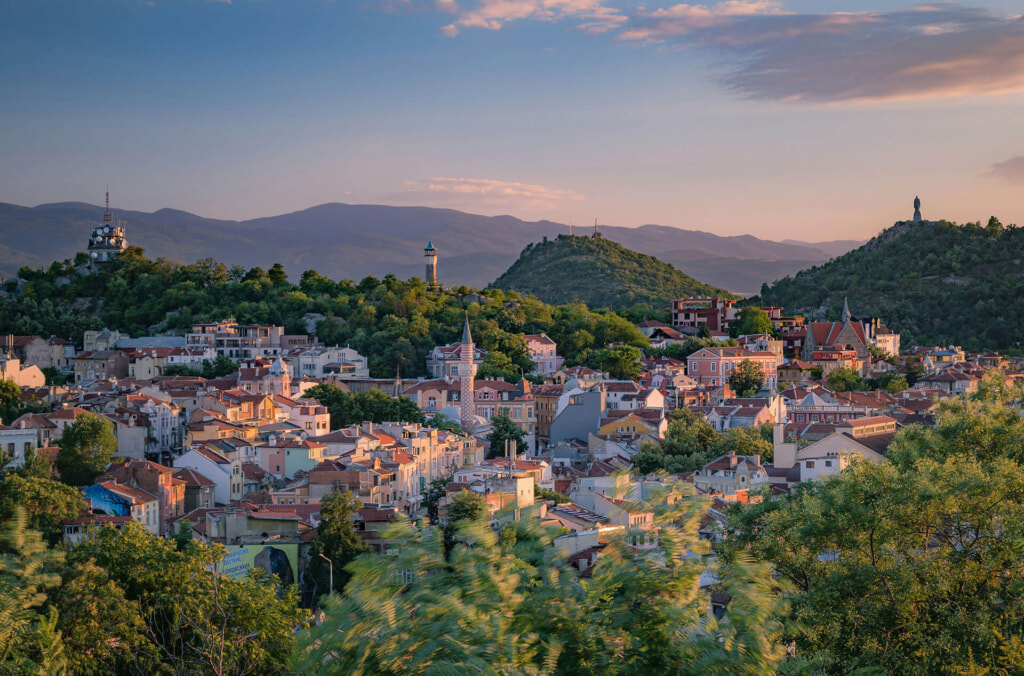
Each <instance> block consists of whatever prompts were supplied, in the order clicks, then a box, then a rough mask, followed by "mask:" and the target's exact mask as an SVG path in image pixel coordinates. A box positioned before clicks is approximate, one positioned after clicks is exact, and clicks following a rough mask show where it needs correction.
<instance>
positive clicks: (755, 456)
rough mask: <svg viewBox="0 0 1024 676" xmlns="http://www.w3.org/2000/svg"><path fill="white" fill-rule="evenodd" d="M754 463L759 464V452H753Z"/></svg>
mask: <svg viewBox="0 0 1024 676" xmlns="http://www.w3.org/2000/svg"><path fill="white" fill-rule="evenodd" d="M754 464H755V465H757V466H760V465H761V454H760V453H755V454H754Z"/></svg>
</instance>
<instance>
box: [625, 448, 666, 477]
mask: <svg viewBox="0 0 1024 676" xmlns="http://www.w3.org/2000/svg"><path fill="white" fill-rule="evenodd" d="M630 462H631V463H632V464H633V471H634V472H635V473H637V474H653V473H654V472H657V471H658V470H661V469H665V453H664V451H662V450H661V449H660V448H658V447H657V446H656V445H655V444H654V443H653V442H650V441H645V442H643V443H641V444H640V448H639V449H638V450H637V452H636V453H634V454H633V457H632V458H630Z"/></svg>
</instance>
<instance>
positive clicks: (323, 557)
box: [317, 552, 334, 596]
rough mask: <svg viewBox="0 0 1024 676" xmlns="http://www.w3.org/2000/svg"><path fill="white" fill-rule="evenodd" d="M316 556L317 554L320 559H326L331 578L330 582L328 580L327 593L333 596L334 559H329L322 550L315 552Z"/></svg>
mask: <svg viewBox="0 0 1024 676" xmlns="http://www.w3.org/2000/svg"><path fill="white" fill-rule="evenodd" d="M317 556H319V557H320V558H321V559H323V560H324V561H326V562H327V565H328V566H330V569H329V570H330V574H331V578H330V579H331V582H330V584H331V591H330V592H329V593H330V594H331V595H332V596H333V595H334V561H331V560H330V559H329V558H327V557H326V556H324V555H323V552H317Z"/></svg>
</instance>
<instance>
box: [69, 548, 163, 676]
mask: <svg viewBox="0 0 1024 676" xmlns="http://www.w3.org/2000/svg"><path fill="white" fill-rule="evenodd" d="M53 601H54V605H55V606H56V608H57V610H58V612H59V615H58V617H59V620H58V623H57V628H58V629H59V630H60V632H61V636H62V637H63V639H64V645H65V648H66V651H65V652H66V653H67V656H68V667H69V669H70V671H71V673H74V674H78V675H80V676H89V675H92V674H95V675H97V676H98V675H100V674H115V673H138V674H158V673H162V672H165V671H166V667H165V666H164V665H162V664H161V663H160V654H159V651H158V649H157V646H156V644H155V643H153V641H152V640H151V639H150V638H149V637H148V636H147V628H146V624H145V622H143V619H142V615H141V614H140V612H139V606H138V604H135V603H132V602H130V601H129V600H128V599H126V598H125V595H124V591H123V590H122V589H121V588H120V587H118V586H117V585H116V584H115V583H114V582H113V581H111V580H110V576H109V575H108V574H107V572H106V571H105V570H103V569H102V568H100V567H99V566H97V565H96V564H95V563H93V562H91V561H85V562H82V563H75V564H72V565H69V566H68V567H67V568H66V570H65V571H64V573H63V575H62V581H61V584H60V588H59V589H58V590H57V592H56V594H55V595H54V598H53Z"/></svg>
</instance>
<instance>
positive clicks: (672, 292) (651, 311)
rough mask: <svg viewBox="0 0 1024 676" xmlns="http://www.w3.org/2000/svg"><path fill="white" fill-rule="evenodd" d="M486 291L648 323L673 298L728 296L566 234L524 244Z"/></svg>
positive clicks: (617, 248) (613, 247)
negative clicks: (645, 319) (510, 292)
mask: <svg viewBox="0 0 1024 676" xmlns="http://www.w3.org/2000/svg"><path fill="white" fill-rule="evenodd" d="M491 286H492V287H493V288H498V289H512V290H515V291H519V292H522V293H527V294H530V295H534V296H536V297H537V298H540V299H541V300H544V301H547V302H549V303H572V302H577V301H582V302H584V303H586V304H587V305H588V306H590V307H603V308H610V309H612V310H629V311H630V312H631V313H633V314H641V315H646V316H649V317H652V318H653V317H659V318H666V317H667V314H668V309H669V307H670V306H671V304H672V300H673V299H674V298H686V297H688V296H723V297H726V298H732V294H730V293H729V292H728V291H725V290H723V289H719V288H716V287H714V286H711V285H710V284H704V283H702V282H699V281H697V280H696V279H693V278H692V277H689V276H688V275H686V274H684V273H683V272H680V271H679V270H677V269H676V268H674V267H672V266H671V265H669V264H668V263H665V262H662V261H660V260H658V259H657V258H655V257H654V256H648V255H646V254H641V253H637V252H635V251H631V250H630V249H627V248H625V247H623V246H622V245H621V244H616V243H615V242H613V241H611V240H608V239H605V238H604V237H575V236H570V235H559V236H558V237H556V238H555V239H553V240H548V239H545V240H544V241H542V242H539V243H536V244H530V245H528V246H527V247H526V248H525V249H523V252H522V253H521V254H520V255H519V259H518V260H517V261H516V262H515V263H513V264H512V267H510V268H509V269H508V270H507V271H505V273H504V274H503V275H502V276H501V277H498V279H496V280H495V281H494V283H493V284H491Z"/></svg>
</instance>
